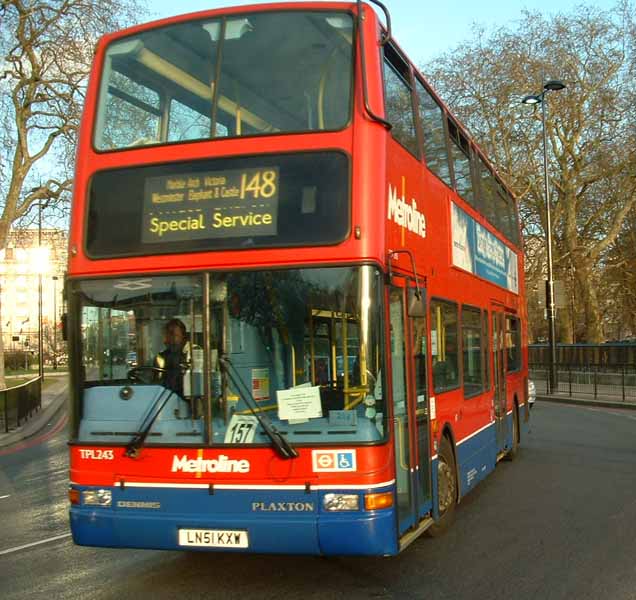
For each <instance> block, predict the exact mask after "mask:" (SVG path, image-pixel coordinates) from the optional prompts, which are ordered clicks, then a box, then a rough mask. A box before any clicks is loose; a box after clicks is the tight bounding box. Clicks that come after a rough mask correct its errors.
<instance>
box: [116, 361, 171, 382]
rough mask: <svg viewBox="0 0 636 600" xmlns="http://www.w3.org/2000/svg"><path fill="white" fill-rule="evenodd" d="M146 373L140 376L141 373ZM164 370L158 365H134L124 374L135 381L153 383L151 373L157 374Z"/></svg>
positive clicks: (161, 373)
mask: <svg viewBox="0 0 636 600" xmlns="http://www.w3.org/2000/svg"><path fill="white" fill-rule="evenodd" d="M144 372H146V373H148V374H147V375H146V377H142V373H144ZM165 372H166V370H165V369H160V368H159V367H150V366H143V365H142V366H141V367H134V368H132V369H130V371H128V373H127V374H126V375H127V377H128V379H130V380H131V381H134V382H137V383H153V380H152V374H153V373H157V374H159V375H163V374H164V373H165Z"/></svg>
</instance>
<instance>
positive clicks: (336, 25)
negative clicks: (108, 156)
mask: <svg viewBox="0 0 636 600" xmlns="http://www.w3.org/2000/svg"><path fill="white" fill-rule="evenodd" d="M352 38H353V19H352V17H351V15H349V14H347V13H339V12H300V11H295V12H284V13H280V12H264V13H258V14H247V15H240V16H231V17H230V16H228V17H222V18H218V19H215V20H210V21H189V22H185V23H179V24H175V25H169V26H167V27H161V28H159V29H153V30H150V31H147V32H144V33H141V34H139V35H135V36H130V37H127V38H125V39H122V40H118V41H116V42H114V43H112V44H111V45H110V46H109V48H108V50H107V51H106V58H105V61H104V69H103V75H102V85H101V92H100V97H99V104H98V107H97V122H96V126H95V147H96V148H97V149H98V150H113V149H119V148H126V147H131V146H146V145H150V144H163V143H168V142H180V141H186V140H201V139H209V138H215V137H226V136H231V137H236V136H251V135H262V134H272V133H287V132H306V131H325V130H337V129H342V128H343V127H345V126H346V125H347V123H348V122H349V117H350V114H351V96H352V72H353V60H352Z"/></svg>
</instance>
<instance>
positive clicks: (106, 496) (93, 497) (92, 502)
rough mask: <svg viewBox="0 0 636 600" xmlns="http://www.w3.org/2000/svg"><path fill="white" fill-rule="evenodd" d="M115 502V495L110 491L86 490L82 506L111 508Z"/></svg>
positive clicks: (83, 493) (83, 494)
mask: <svg viewBox="0 0 636 600" xmlns="http://www.w3.org/2000/svg"><path fill="white" fill-rule="evenodd" d="M112 502H113V493H112V492H111V491H110V490H84V491H83V492H82V504H86V505H87V506H110V505H111V504H112Z"/></svg>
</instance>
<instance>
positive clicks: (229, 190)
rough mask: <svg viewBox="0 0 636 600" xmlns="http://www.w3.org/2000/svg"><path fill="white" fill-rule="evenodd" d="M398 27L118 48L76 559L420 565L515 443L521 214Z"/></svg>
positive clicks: (84, 193) (221, 13) (199, 21)
mask: <svg viewBox="0 0 636 600" xmlns="http://www.w3.org/2000/svg"><path fill="white" fill-rule="evenodd" d="M379 6H380V7H381V8H383V7H382V6H381V5H379ZM386 17H387V18H386V19H385V18H384V17H383V18H380V17H379V16H378V15H377V14H376V13H375V11H374V10H373V8H372V7H371V6H370V5H366V4H362V3H361V2H354V3H335V2H334V3H330V2H329V3H326V2H313V3H312V2H303V3H296V2H293V3H285V4H271V5H260V6H251V7H249V6H248V7H240V8H228V9H226V10H215V11H208V12H202V13H197V14H193V15H185V16H182V17H177V18H173V19H166V20H163V21H159V22H156V23H151V24H147V25H142V26H139V27H135V28H132V29H129V30H126V31H122V32H119V33H115V34H112V35H109V36H106V37H105V38H104V39H102V40H101V41H100V43H99V45H98V47H97V51H96V55H95V63H94V70H93V74H92V77H91V79H90V83H89V86H88V90H87V97H86V108H85V114H84V119H83V123H82V128H81V134H80V140H79V149H78V154H77V173H76V184H75V193H74V198H73V208H72V226H71V239H70V252H69V270H68V282H67V298H68V305H69V315H68V330H69V348H70V355H71V357H72V361H71V362H72V367H71V371H72V376H71V379H72V400H71V406H72V411H71V412H72V419H71V431H72V434H71V441H70V454H71V456H70V461H71V464H70V477H71V482H70V493H69V494H70V500H71V508H70V522H71V529H72V532H73V539H74V541H75V542H76V543H77V544H82V545H91V546H111V547H139V548H164V549H178V548H186V549H199V550H223V551H242V552H281V553H305V554H338V555H346V554H360V555H364V554H366V555H394V554H397V553H398V552H399V551H400V550H402V549H403V548H404V547H406V546H407V545H408V544H409V542H410V541H412V540H413V539H415V538H416V537H417V536H418V535H419V534H420V533H422V532H424V531H427V530H428V532H430V533H431V534H439V533H441V532H442V531H443V530H444V529H446V528H447V527H448V525H449V524H450V522H451V520H452V518H453V513H454V510H455V506H456V504H457V502H459V500H460V499H461V498H462V497H463V496H464V495H465V494H467V493H468V492H469V491H470V490H471V489H472V488H473V487H474V486H475V485H476V484H477V482H479V481H480V480H481V479H483V478H484V477H485V476H486V475H487V474H488V473H490V472H491V471H492V470H493V469H494V468H495V465H496V464H497V461H498V460H499V459H500V458H502V457H505V456H507V457H513V456H514V455H515V453H516V452H517V446H518V444H519V441H520V439H521V438H522V436H523V434H524V431H525V425H526V424H527V422H528V418H529V412H528V403H527V401H526V389H527V387H526V384H527V350H526V347H527V341H526V334H525V324H526V314H525V296H524V287H523V285H524V284H523V277H522V276H521V274H522V273H523V258H522V254H521V247H520V239H519V225H518V218H517V210H516V205H515V201H514V199H513V197H512V196H511V194H510V193H509V192H508V190H507V189H506V187H505V186H504V185H503V183H502V181H501V179H500V178H499V177H498V176H497V174H496V173H495V171H494V170H493V168H492V167H491V166H490V164H489V163H488V161H487V160H486V158H485V157H484V155H483V154H482V152H481V151H480V150H479V148H478V147H477V146H476V145H475V144H474V142H473V141H472V140H471V139H470V137H469V136H468V134H467V133H466V131H465V130H464V129H463V127H462V126H461V124H460V123H459V122H458V121H457V120H456V119H455V118H454V117H453V116H452V115H451V114H450V113H449V111H448V110H447V108H446V107H445V106H444V105H443V103H442V102H441V101H440V100H439V98H438V97H437V96H436V95H435V93H434V92H433V91H432V90H431V88H430V86H429V85H428V84H427V82H426V81H425V79H424V78H423V77H422V75H421V74H420V73H418V72H417V71H416V70H415V69H414V68H413V66H412V64H411V63H410V62H409V60H408V59H407V57H406V56H405V55H404V53H403V52H402V51H401V50H400V48H399V46H398V45H397V43H396V42H395V41H394V40H393V38H392V36H391V33H390V26H386V25H384V23H387V24H388V23H389V21H388V14H387V15H386Z"/></svg>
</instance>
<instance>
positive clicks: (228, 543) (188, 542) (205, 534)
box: [179, 529, 248, 548]
mask: <svg viewBox="0 0 636 600" xmlns="http://www.w3.org/2000/svg"><path fill="white" fill-rule="evenodd" d="M179 546H200V547H206V548H247V547H248V539H247V531H232V530H228V529H179Z"/></svg>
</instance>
